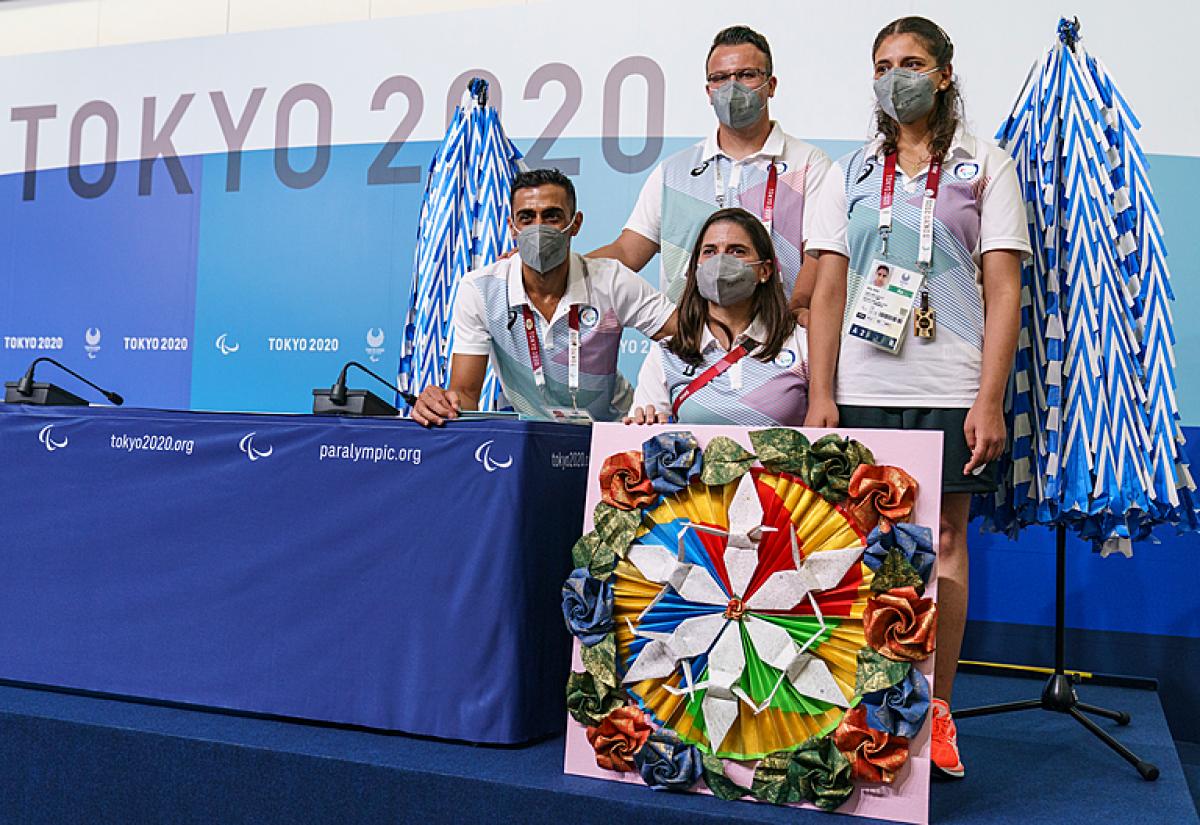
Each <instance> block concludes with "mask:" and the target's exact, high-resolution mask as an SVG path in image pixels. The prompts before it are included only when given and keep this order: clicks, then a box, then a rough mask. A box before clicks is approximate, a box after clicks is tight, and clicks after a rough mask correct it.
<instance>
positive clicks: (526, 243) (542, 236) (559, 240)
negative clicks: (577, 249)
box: [517, 215, 575, 274]
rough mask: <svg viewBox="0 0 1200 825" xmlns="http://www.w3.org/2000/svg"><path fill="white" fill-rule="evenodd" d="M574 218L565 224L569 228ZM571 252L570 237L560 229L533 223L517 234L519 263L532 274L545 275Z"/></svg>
mask: <svg viewBox="0 0 1200 825" xmlns="http://www.w3.org/2000/svg"><path fill="white" fill-rule="evenodd" d="M574 221H575V216H574V215H572V216H571V220H570V221H568V222H567V225H568V226H570V225H571V224H572V223H574ZM570 251H571V236H570V235H568V234H567V233H566V232H564V231H563V230H561V229H556V228H555V227H553V226H548V225H546V224H544V223H535V224H533V225H532V226H527V227H525V228H524V229H522V230H521V231H520V232H518V233H517V252H518V253H519V254H520V255H521V262H522V263H524V264H525V265H526V266H528V267H529V268H530V269H532V270H533V271H534V272H540V273H543V274H544V273H546V272H549V271H550V270H552V269H554V268H555V267H556V266H558V265H559V264H561V263H562V262H563V261H565V260H566V259H567V253H568V252H570Z"/></svg>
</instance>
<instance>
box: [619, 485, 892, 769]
mask: <svg viewBox="0 0 1200 825" xmlns="http://www.w3.org/2000/svg"><path fill="white" fill-rule="evenodd" d="M793 530H794V532H793ZM865 544H866V537H865V536H864V535H863V534H862V533H861V532H859V530H858V529H857V527H856V525H855V524H854V522H853V521H852V520H851V518H850V517H849V516H848V515H847V514H846V513H845V512H844V511H843V510H841V509H840V508H839V507H837V506H835V505H833V504H830V503H829V502H828V501H826V500H825V499H824V498H822V497H821V496H820V495H819V494H817V493H816V492H814V491H812V490H811V489H809V488H808V487H807V486H806V485H805V484H804V483H803V482H802V481H801V480H800V479H799V478H798V477H796V476H793V475H790V474H787V473H770V472H767V471H765V470H762V469H755V470H753V471H752V474H750V475H746V476H743V477H742V479H741V480H739V481H735V482H731V483H729V484H725V485H721V486H715V487H708V486H706V485H703V484H692V485H690V486H688V487H686V488H684V489H683V490H681V491H679V492H677V493H675V494H673V495H669V496H666V497H664V499H663V500H662V501H661V503H659V504H658V506H656V507H654V508H653V509H649V510H647V511H646V512H645V514H644V519H643V524H642V527H641V528H640V529H639V530H638V533H637V536H636V538H635V540H634V542H633V544H632V545H631V546H630V548H629V553H628V555H627V558H626V559H625V560H623V561H621V562H620V563H619V564H618V565H617V567H616V570H615V571H614V574H613V600H614V619H615V621H616V645H617V663H618V670H619V672H620V674H621V676H622V678H623V679H625V680H626V682H625V687H626V688H627V689H628V690H629V692H630V693H631V694H632V695H633V696H634V697H635V698H636V699H637V700H638V702H639V704H640V705H641V706H642V707H643V709H644V710H645V711H646V712H648V713H649V714H651V715H652V716H653V717H654V719H655V720H656V721H657V722H658V723H659V724H660V725H662V726H664V727H666V728H669V729H671V730H673V731H674V732H675V733H676V734H678V735H679V737H680V738H681V739H683V740H684V741H687V742H690V743H693V744H695V745H696V746H698V747H700V748H701V749H703V750H705V751H707V752H710V753H714V754H715V755H717V756H720V757H726V758H733V759H754V758H759V757H762V756H765V755H766V754H768V753H772V752H775V751H779V750H787V749H793V748H795V747H797V746H798V745H799V744H800V743H802V742H804V741H805V740H806V739H808V738H809V737H811V736H820V735H823V734H825V733H827V732H829V731H830V730H832V729H833V728H834V727H836V726H837V724H838V722H839V721H840V720H841V718H842V715H843V713H844V712H845V709H846V708H847V707H849V706H851V705H852V704H854V703H855V702H856V699H855V672H856V655H857V653H858V651H859V650H860V649H861V648H862V647H863V646H864V644H865V639H864V636H863V628H862V614H863V609H864V607H865V606H866V602H867V599H869V598H870V597H871V595H872V593H871V590H870V584H871V578H872V575H873V574H872V573H871V571H870V570H869V569H868V568H867V567H866V566H864V565H863V564H862V561H861V559H862V548H863V547H864V545H865ZM797 562H799V564H797ZM667 583H670V585H671V586H670V587H667V586H665V585H666V584H667ZM818 585H819V586H818ZM671 638H673V639H674V644H673V647H671V649H672V650H675V651H678V650H679V649H681V647H682V648H686V649H687V650H688V652H690V653H692V655H689V656H686V657H682V658H672V656H673V654H669V653H668V652H667V649H668V645H667V643H666V640H668V639H671ZM685 638H686V640H685ZM789 639H790V641H791V644H788V640H789ZM668 659H670V661H668ZM710 659H711V660H714V661H710ZM639 660H640V662H639ZM730 663H732V664H730ZM731 667H732V668H733V670H730V668H731ZM643 671H644V672H648V673H652V674H653V675H652V676H651V677H649V678H645V679H637V680H635V681H632V682H630V681H629V677H630V675H633V676H635V677H636V676H637V674H638V673H639V672H643ZM735 671H736V672H735ZM785 671H786V672H785ZM752 705H753V707H752ZM714 740H715V741H714Z"/></svg>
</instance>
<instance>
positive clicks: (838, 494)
mask: <svg viewBox="0 0 1200 825" xmlns="http://www.w3.org/2000/svg"><path fill="white" fill-rule="evenodd" d="M863 463H867V464H874V463H875V456H873V455H872V454H871V451H870V450H868V449H867V448H866V446H864V445H863V444H861V443H859V442H857V441H855V440H854V439H853V438H841V437H840V436H837V435H834V434H833V433H830V434H829V435H825V436H822V437H820V438H818V439H817V440H816V441H814V442H813V443H812V446H811V447H810V448H809V450H808V454H807V455H806V456H805V458H804V460H803V461H802V462H801V466H800V468H799V474H800V477H801V478H802V479H804V483H805V484H807V485H808V486H809V487H811V488H812V489H814V490H816V491H817V492H818V493H820V494H821V495H822V496H824V497H825V498H827V499H828V500H830V501H842V500H844V499H845V498H846V493H847V491H848V490H849V488H850V479H851V477H852V476H853V475H854V471H855V470H856V469H858V466H859V465H860V464H863Z"/></svg>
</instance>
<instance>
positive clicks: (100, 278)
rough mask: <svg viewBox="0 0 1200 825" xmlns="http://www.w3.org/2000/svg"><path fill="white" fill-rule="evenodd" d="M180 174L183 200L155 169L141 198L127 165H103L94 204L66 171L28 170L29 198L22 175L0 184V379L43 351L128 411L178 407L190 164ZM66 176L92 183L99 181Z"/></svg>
mask: <svg viewBox="0 0 1200 825" xmlns="http://www.w3.org/2000/svg"><path fill="white" fill-rule="evenodd" d="M182 166H183V170H184V173H185V174H186V176H187V178H188V181H189V186H190V188H191V189H192V193H191V194H179V193H177V192H176V191H175V188H174V186H173V185H172V183H171V180H170V178H169V176H168V175H167V173H166V170H165V168H164V167H163V166H162V165H161V164H160V165H158V166H157V167H156V168H155V170H154V174H153V178H152V181H153V186H152V189H151V193H150V194H148V195H139V194H138V184H139V169H138V162H136V161H134V162H129V163H118V164H113V165H112V167H111V171H110V172H109V174H110V175H112V183H111V185H110V186H109V188H108V189H107V191H105V192H104V194H103V195H100V196H99V197H95V198H84V197H80V196H79V195H78V194H76V193H75V192H74V191H73V190H72V189H71V185H70V183H69V175H70V174H72V173H70V172H69V171H68V170H66V169H54V170H49V171H41V172H38V173H37V181H36V186H37V190H36V195H37V197H36V199H34V200H31V201H23V200H22V187H23V177H24V176H23V175H5V176H2V177H0V203H2V204H4V207H3V210H2V211H0V215H2V216H3V219H4V221H3V222H4V227H3V230H0V231H2V232H3V234H2V235H0V238H3V239H4V243H3V250H2V251H0V296H2V300H0V335H3V336H4V337H5V338H4V346H3V347H0V373H2V374H3V375H4V376H6V377H8V376H12V377H16V376H19V375H20V373H21V372H23V371H24V369H25V367H26V366H27V365H28V364H29V362H30V361H32V360H33V358H35V357H37V356H39V355H49V356H51V357H54V358H57V359H59V360H61V361H64V362H65V363H67V364H68V365H69V366H73V367H75V368H76V369H78V370H81V371H86V374H87V375H88V376H89V377H90V378H92V379H93V380H95V381H96V382H97V383H99V384H101V385H105V384H107V385H109V386H111V387H112V388H113V389H116V390H117V391H118V392H121V393H122V394H124V395H125V397H126V399H127V400H128V401H129V403H131V404H137V405H139V406H150V407H173V408H178V409H187V408H188V406H189V404H190V399H189V395H190V387H191V364H192V353H191V344H192V330H193V327H194V313H195V299H196V240H197V224H198V220H199V214H200V199H201V198H200V192H201V188H200V162H199V161H198V160H195V159H184V160H183V162H182ZM78 174H79V177H80V178H82V179H83V180H84V181H85V182H90V183H93V184H95V183H97V182H99V181H102V180H104V177H103V176H104V174H105V173H104V171H103V167H100V166H95V167H83V168H82V169H80V170H78ZM9 338H19V339H23V340H27V339H33V341H32V343H34V344H35V347H34V348H33V349H29V348H26V347H23V346H22V347H19V348H15V347H13V346H12V345H11V344H12V342H10V341H9V340H8V339H9ZM39 345H43V346H39ZM45 345H48V346H45ZM47 375H49V371H47ZM9 380H11V378H10V379H9ZM53 380H56V381H57V380H58V379H53ZM68 381H72V382H73V379H67V380H65V381H63V382H62V383H67V382H68ZM72 388H73V389H74V387H72Z"/></svg>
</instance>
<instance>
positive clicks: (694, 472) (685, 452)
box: [642, 433, 703, 495]
mask: <svg viewBox="0 0 1200 825" xmlns="http://www.w3.org/2000/svg"><path fill="white" fill-rule="evenodd" d="M642 456H643V459H644V461H645V462H646V478H648V479H650V483H651V484H652V485H653V486H654V490H655V492H657V493H661V494H663V495H670V494H671V493H677V492H679V491H680V490H682V489H683V488H685V487H687V486H688V485H689V484H691V483H692V479H694V478H697V477H698V476H699V475H700V470H701V465H702V462H703V453H702V452H701V450H700V442H698V441H696V437H695V436H694V435H692V434H691V433H659V434H658V435H656V436H654V437H653V438H651V439H650V440H649V441H647V442H646V443H645V444H643V445H642Z"/></svg>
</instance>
